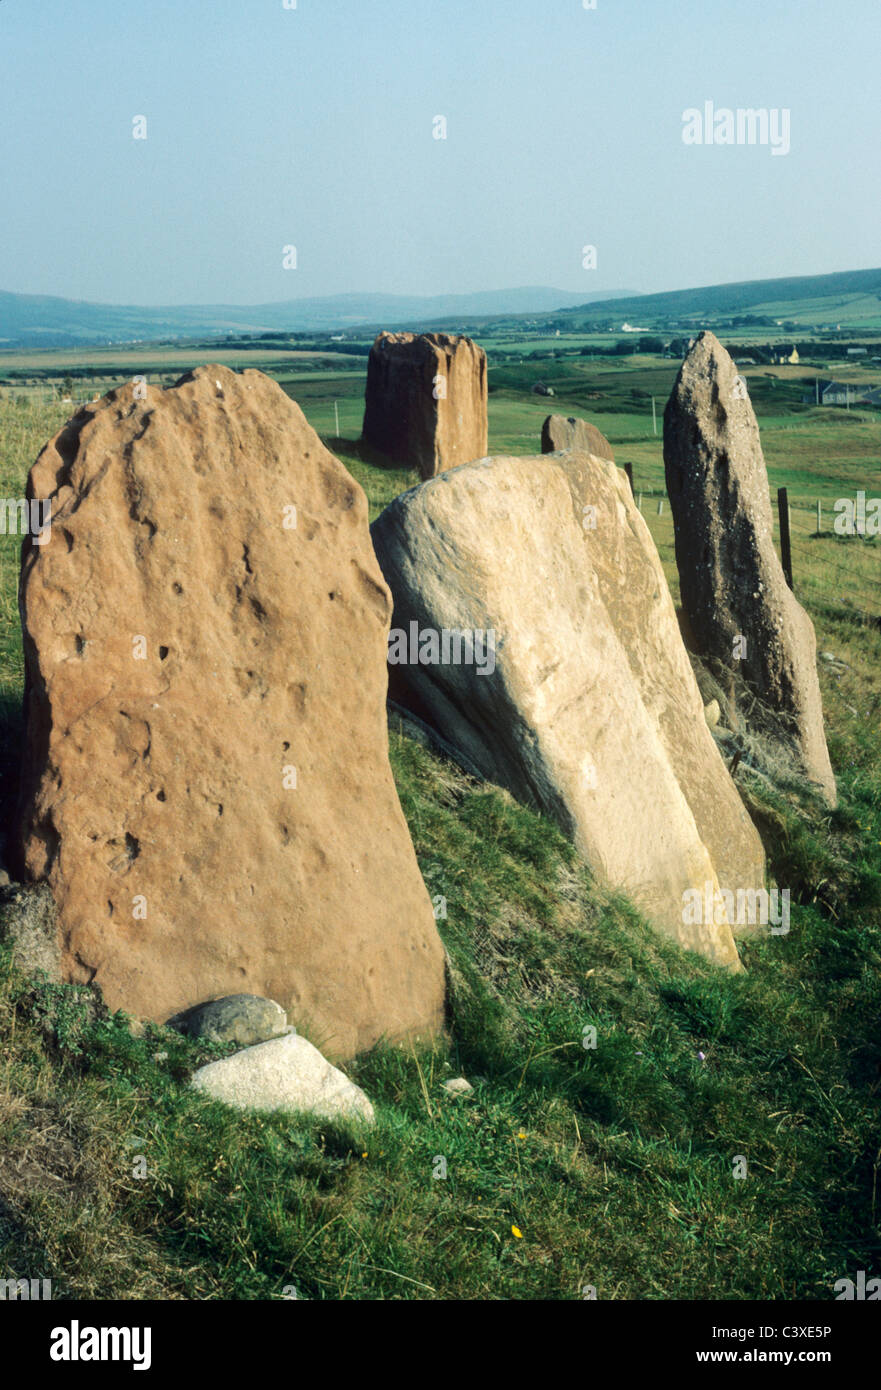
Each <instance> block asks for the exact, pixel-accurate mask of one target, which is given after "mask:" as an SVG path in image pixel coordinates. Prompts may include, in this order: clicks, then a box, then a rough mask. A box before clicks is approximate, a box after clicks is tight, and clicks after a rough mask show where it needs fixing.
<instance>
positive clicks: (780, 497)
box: [777, 487, 794, 589]
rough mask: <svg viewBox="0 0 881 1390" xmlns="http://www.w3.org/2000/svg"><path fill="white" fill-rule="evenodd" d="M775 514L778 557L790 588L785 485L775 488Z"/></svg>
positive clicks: (790, 555) (790, 570) (787, 503)
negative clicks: (778, 532)
mask: <svg viewBox="0 0 881 1390" xmlns="http://www.w3.org/2000/svg"><path fill="white" fill-rule="evenodd" d="M777 514H778V516H779V518H780V559H781V561H782V563H783V573H784V574H785V576H786V582H787V584H788V585H789V587H790V589H792V588H794V585H793V583H792V545H791V543H790V538H789V494H788V492H787V489H786V488H785V487H778V489H777Z"/></svg>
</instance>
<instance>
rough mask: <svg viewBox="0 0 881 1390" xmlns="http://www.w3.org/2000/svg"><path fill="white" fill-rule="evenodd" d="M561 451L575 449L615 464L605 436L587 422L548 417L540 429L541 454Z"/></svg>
mask: <svg viewBox="0 0 881 1390" xmlns="http://www.w3.org/2000/svg"><path fill="white" fill-rule="evenodd" d="M561 449H577V450H578V451H579V452H580V453H585V454H595V455H596V456H597V458H601V459H611V460H612V462H613V463H614V462H615V454H614V451H613V449H612V446H611V444H610V443H609V441H608V439H607V438H606V436H605V435H604V434H602V433H601V432H600V431H599V430H598V429H597V427H596V425H592V424H591V423H590V421H589V420H579V419H577V418H576V417H575V416H574V415H568V416H567V415H549V416H548V418H547V419H546V420H545V422H544V424H543V425H542V427H541V451H542V453H543V454H556V453H558V452H559V451H560V450H561Z"/></svg>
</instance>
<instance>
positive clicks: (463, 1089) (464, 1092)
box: [444, 1076, 474, 1096]
mask: <svg viewBox="0 0 881 1390" xmlns="http://www.w3.org/2000/svg"><path fill="white" fill-rule="evenodd" d="M444 1090H445V1091H446V1092H447V1094H448V1095H451V1096H470V1095H471V1092H472V1091H473V1090H474V1087H473V1086H472V1085H471V1082H470V1081H466V1080H465V1078H464V1076H452V1077H450V1080H449V1081H445V1082H444Z"/></svg>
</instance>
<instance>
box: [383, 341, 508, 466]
mask: <svg viewBox="0 0 881 1390" xmlns="http://www.w3.org/2000/svg"><path fill="white" fill-rule="evenodd" d="M486 402H487V384H486V353H485V352H484V351H483V349H482V348H479V347H478V346H477V345H476V343H473V342H472V341H471V339H470V338H463V337H450V336H449V335H448V334H446V333H418V334H416V333H380V335H379V337H378V338H377V339H376V342H375V343H374V344H373V347H372V348H371V349H370V356H369V358H368V360H367V394H366V401H365V409H364V431H363V433H364V439H365V441H366V442H367V443H368V444H369V445H370V446H371V447H372V448H374V449H377V450H379V452H380V453H382V454H385V455H386V457H387V458H388V459H390V460H392V461H394V462H395V463H397V464H400V465H402V466H404V467H407V468H418V470H419V473H420V476H421V477H423V478H433V477H434V476H435V474H436V473H441V472H443V470H444V469H446V468H456V467H457V466H458V465H459V464H460V463H470V461H471V460H472V459H477V458H482V457H483V455H484V454H485V453H486V450H487V437H488V435H487V428H488V427H487V413H486Z"/></svg>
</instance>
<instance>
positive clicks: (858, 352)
mask: <svg viewBox="0 0 881 1390" xmlns="http://www.w3.org/2000/svg"><path fill="white" fill-rule="evenodd" d="M867 352H868V348H848V349H847V355H848V357H865V356H866V353H867Z"/></svg>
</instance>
